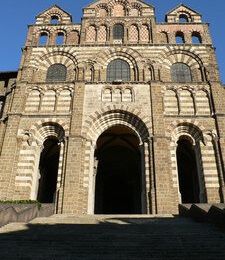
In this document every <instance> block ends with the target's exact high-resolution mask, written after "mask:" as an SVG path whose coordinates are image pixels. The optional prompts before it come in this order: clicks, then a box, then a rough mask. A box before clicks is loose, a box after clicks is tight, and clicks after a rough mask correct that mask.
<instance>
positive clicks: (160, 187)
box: [0, 0, 225, 214]
mask: <svg viewBox="0 0 225 260" xmlns="http://www.w3.org/2000/svg"><path fill="white" fill-rule="evenodd" d="M0 90H1V96H0V102H1V103H0V104H1V122H0V200H38V201H39V202H41V203H54V204H55V211H56V213H75V214H164V213H176V212H177V210H178V204H179V203H219V202H224V196H225V189H224V176H225V175H224V172H225V168H224V161H225V99H224V98H223V95H224V94H225V91H224V88H223V86H222V84H221V82H220V78H219V72H218V65H217V61H216V57H215V50H214V47H213V45H212V40H211V37H210V32H209V26H208V24H207V23H203V22H202V17H201V15H200V14H199V13H198V12H196V11H194V10H192V9H191V8H189V7H187V6H185V5H179V6H177V7H176V8H174V9H173V10H171V11H169V12H168V13H167V14H166V20H165V22H164V23H157V22H156V17H155V10H154V7H152V6H151V5H149V4H146V3H145V2H143V1H141V0H98V1H94V2H93V3H92V4H90V5H89V6H87V7H86V8H84V9H83V17H82V20H81V23H80V24H74V23H73V22H72V17H71V15H70V14H69V13H67V12H65V11H64V10H62V9H61V8H60V7H58V6H56V5H55V6H53V7H51V8H49V9H48V10H46V11H44V12H42V13H41V14H39V15H38V16H37V17H36V22H35V24H33V25H30V26H29V27H28V36H27V40H26V43H25V47H24V48H23V53H22V58H21V63H20V67H19V70H18V72H5V73H3V72H2V73H0Z"/></svg>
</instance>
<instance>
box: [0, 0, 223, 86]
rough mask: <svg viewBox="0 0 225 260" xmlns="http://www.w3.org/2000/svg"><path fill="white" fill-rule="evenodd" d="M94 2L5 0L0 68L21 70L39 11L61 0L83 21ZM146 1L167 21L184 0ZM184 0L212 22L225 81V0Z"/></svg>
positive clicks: (85, 0)
mask: <svg viewBox="0 0 225 260" xmlns="http://www.w3.org/2000/svg"><path fill="white" fill-rule="evenodd" d="M91 2H92V1H90V0H19V1H18V0H7V1H3V0H2V1H1V16H0V24H1V28H2V33H1V40H0V71H6V70H7V71H9V70H17V68H18V66H19V62H20V58H21V48H22V47H23V46H24V43H25V38H26V33H27V25H28V24H33V23H34V21H35V16H36V15H37V14H38V13H40V12H42V11H43V10H45V9H47V8H48V7H50V6H51V5H53V4H57V5H59V6H61V7H62V8H63V9H65V10H66V11H67V12H69V13H70V14H72V16H73V21H74V22H80V18H81V15H82V8H83V7H85V6H86V5H88V4H89V3H91ZM146 2H147V3H150V4H152V5H153V6H155V9H156V17H157V21H158V22H163V21H164V17H165V14H166V13H167V12H168V11H169V10H171V9H173V8H174V7H175V6H176V5H178V4H180V3H181V0H146ZM183 3H184V4H186V5H188V6H190V7H191V8H193V9H195V10H197V11H198V12H200V13H201V14H202V15H203V21H204V22H209V23H210V25H211V26H210V29H211V34H212V38H213V44H214V46H215V47H216V54H217V60H218V63H219V68H220V74H221V79H222V81H223V82H224V83H225V53H224V50H225V0H214V1H213V0H183Z"/></svg>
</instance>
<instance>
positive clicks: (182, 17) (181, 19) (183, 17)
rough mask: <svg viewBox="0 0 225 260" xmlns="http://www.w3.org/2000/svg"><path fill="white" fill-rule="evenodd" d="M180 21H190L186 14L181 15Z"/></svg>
mask: <svg viewBox="0 0 225 260" xmlns="http://www.w3.org/2000/svg"><path fill="white" fill-rule="evenodd" d="M179 23H188V17H187V15H185V14H181V15H180V16H179Z"/></svg>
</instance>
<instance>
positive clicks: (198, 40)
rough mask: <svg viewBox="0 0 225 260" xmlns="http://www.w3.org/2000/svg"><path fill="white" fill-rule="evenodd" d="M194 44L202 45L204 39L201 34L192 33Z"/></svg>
mask: <svg viewBox="0 0 225 260" xmlns="http://www.w3.org/2000/svg"><path fill="white" fill-rule="evenodd" d="M192 43H193V44H201V43H202V38H201V35H200V33H199V32H193V33H192Z"/></svg>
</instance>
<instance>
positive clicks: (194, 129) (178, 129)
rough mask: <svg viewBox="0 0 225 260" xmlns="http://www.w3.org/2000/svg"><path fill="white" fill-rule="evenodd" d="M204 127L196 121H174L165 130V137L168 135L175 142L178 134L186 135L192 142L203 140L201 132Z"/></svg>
mask: <svg viewBox="0 0 225 260" xmlns="http://www.w3.org/2000/svg"><path fill="white" fill-rule="evenodd" d="M204 131H205V128H204V127H203V126H200V125H199V123H198V121H191V120H189V121H182V120H180V121H179V120H177V121H174V122H173V123H172V124H171V125H170V127H169V128H168V130H167V133H166V135H167V137H169V136H170V138H171V140H172V141H173V142H174V143H176V142H177V141H178V140H179V137H180V136H184V135H187V137H188V138H191V139H192V142H193V144H194V143H196V142H199V141H203V140H204V138H203V132H204Z"/></svg>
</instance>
